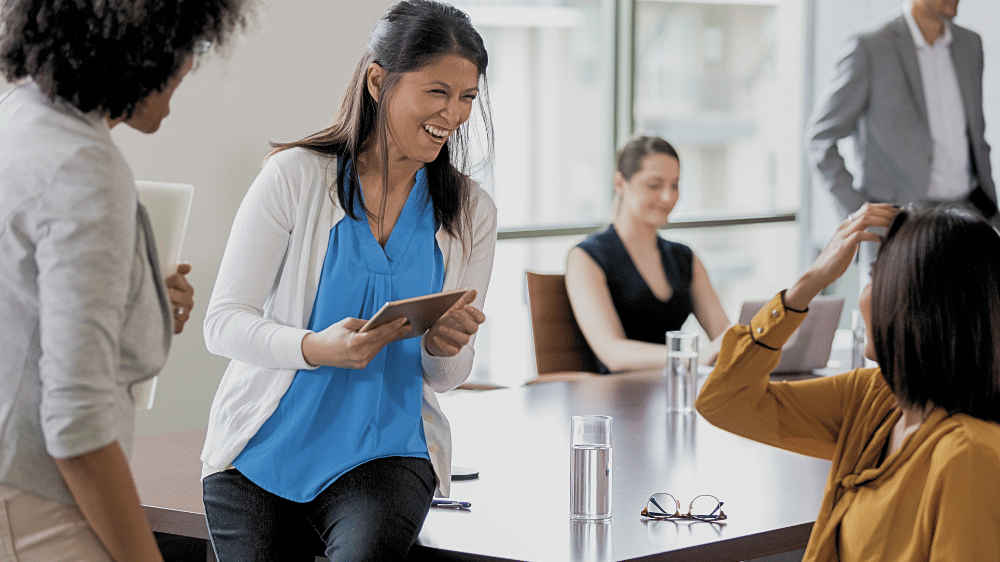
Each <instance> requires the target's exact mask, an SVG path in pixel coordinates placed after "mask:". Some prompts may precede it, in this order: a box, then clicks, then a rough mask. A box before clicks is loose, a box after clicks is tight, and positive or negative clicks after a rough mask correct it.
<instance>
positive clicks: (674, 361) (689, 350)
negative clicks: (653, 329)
mask: <svg viewBox="0 0 1000 562" xmlns="http://www.w3.org/2000/svg"><path fill="white" fill-rule="evenodd" d="M664 374H665V376H666V377H667V411H668V412H673V413H679V414H690V413H692V412H694V401H695V399H696V398H697V397H698V334H696V333H694V332H667V368H666V371H665V373H664Z"/></svg>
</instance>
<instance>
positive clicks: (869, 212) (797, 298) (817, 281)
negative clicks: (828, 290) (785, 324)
mask: <svg viewBox="0 0 1000 562" xmlns="http://www.w3.org/2000/svg"><path fill="white" fill-rule="evenodd" d="M897 213H899V207H896V206H895V205H891V204H889V203H865V204H864V205H862V206H861V208H860V209H858V210H857V211H854V212H853V213H851V214H850V215H848V217H847V218H846V219H844V221H843V222H841V223H840V226H838V227H837V231H836V232H834V234H833V238H831V239H830V242H829V243H827V245H826V247H825V248H823V251H822V252H820V254H819V257H817V258H816V261H815V262H813V264H812V265H811V266H810V267H809V269H807V270H806V272H805V273H803V274H802V277H800V278H799V280H798V281H796V282H795V284H794V285H792V287H791V288H789V289H788V290H787V291H785V306H787V307H789V308H793V309H796V310H805V309H806V308H809V303H810V302H811V301H812V299H813V297H815V296H816V295H818V294H819V292H820V291H822V290H823V289H824V288H825V287H826V286H827V285H829V284H830V283H833V282H834V281H836V280H837V279H838V278H839V277H840V276H841V275H843V274H844V272H845V271H847V268H848V266H850V265H851V260H853V259H854V254H856V253H857V251H858V246H859V245H860V244H861V243H862V242H880V241H881V240H882V237H881V236H879V235H878V234H875V233H874V232H868V231H867V230H866V229H868V228H877V227H881V228H888V226H889V224H891V223H892V219H893V218H895V217H896V214H897ZM865 265H866V266H867V264H865Z"/></svg>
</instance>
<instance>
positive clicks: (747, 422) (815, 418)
mask: <svg viewBox="0 0 1000 562" xmlns="http://www.w3.org/2000/svg"><path fill="white" fill-rule="evenodd" d="M896 212H897V209H896V208H895V207H893V206H892V205H885V204H881V205H868V204H866V205H865V206H863V207H862V209H861V210H860V211H858V212H857V213H855V214H854V215H852V216H850V217H848V218H847V219H846V220H845V221H843V222H842V223H841V224H840V226H839V227H838V228H837V232H836V233H835V234H834V236H833V239H832V240H830V243H829V244H828V245H827V246H826V248H825V249H824V250H823V252H822V253H821V254H820V256H819V257H818V258H817V259H816V262H815V263H813V265H812V266H811V267H810V268H809V269H808V270H807V271H806V272H805V273H804V274H803V275H802V277H801V278H800V279H799V280H798V281H796V283H795V284H794V285H792V287H791V288H790V289H789V290H788V291H786V292H783V293H782V294H780V295H778V296H776V297H775V298H774V299H772V300H771V302H769V303H768V304H767V305H765V306H764V308H762V309H761V310H760V312H758V313H757V314H756V315H755V316H754V317H753V319H752V320H751V322H750V325H749V326H742V325H736V326H733V327H732V328H730V329H729V331H727V332H726V334H725V335H724V336H723V343H722V350H721V352H720V353H719V360H718V362H717V363H716V366H715V369H714V370H713V371H712V374H711V375H710V376H709V378H708V380H707V381H705V385H704V386H703V387H702V390H701V393H700V394H699V396H698V400H697V402H696V404H695V406H696V408H697V409H698V412H699V413H701V415H702V416H704V417H705V418H706V419H707V420H709V421H710V422H712V423H713V424H715V425H717V426H719V427H721V428H723V429H725V430H727V431H731V432H733V433H736V434H737V435H742V436H744V437H747V438H750V439H754V440H756V441H760V442H763V443H768V444H770V445H774V446H776V447H781V448H784V449H788V450H792V451H795V452H799V453H803V454H807V455H812V456H817V457H821V458H830V457H831V455H832V454H833V448H834V445H835V444H836V442H837V439H838V436H839V429H840V425H841V422H842V420H843V418H844V412H845V410H846V409H848V408H851V407H853V404H852V403H851V400H850V399H849V397H851V396H854V395H856V394H857V388H855V387H856V385H858V384H863V378H861V377H857V376H853V374H851V373H848V374H845V375H840V376H836V377H820V378H817V379H813V380H809V381H801V382H792V383H787V382H771V381H770V380H769V376H768V375H769V374H770V372H771V370H772V369H774V367H775V366H777V364H778V361H779V360H780V359H781V347H782V345H784V343H785V341H787V339H788V338H789V337H790V336H791V334H792V332H794V331H795V329H796V328H797V327H798V326H799V324H800V323H801V322H802V320H803V319H804V318H805V313H806V311H807V309H808V306H809V302H810V301H812V298H813V297H814V296H816V295H817V294H819V292H820V291H821V290H822V289H823V288H824V287H826V286H827V285H829V284H830V283H831V282H833V281H834V280H835V279H837V278H838V277H840V276H841V275H843V273H844V271H845V270H846V269H847V267H848V265H849V264H850V262H851V260H852V259H853V258H854V254H855V253H856V252H857V249H858V244H860V243H861V242H862V241H877V240H879V236H878V235H876V234H872V233H870V232H867V231H866V230H865V229H866V228H869V227H888V225H889V223H890V222H891V220H892V218H893V217H894V216H895V214H896Z"/></svg>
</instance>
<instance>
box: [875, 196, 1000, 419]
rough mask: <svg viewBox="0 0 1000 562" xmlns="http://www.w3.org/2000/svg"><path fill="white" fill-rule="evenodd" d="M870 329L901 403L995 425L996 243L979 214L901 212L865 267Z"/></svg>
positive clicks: (999, 291)
mask: <svg viewBox="0 0 1000 562" xmlns="http://www.w3.org/2000/svg"><path fill="white" fill-rule="evenodd" d="M871 322H872V343H873V344H874V347H875V354H876V356H877V357H878V362H879V366H880V367H881V368H882V375H883V377H884V378H885V381H886V383H887V384H888V385H889V387H890V388H892V390H893V392H894V393H895V394H896V396H897V397H898V398H899V399H900V401H901V402H902V403H904V404H906V405H915V406H922V405H925V404H927V402H928V401H932V402H934V404H936V405H938V406H941V407H943V408H944V409H946V410H947V411H948V412H950V413H952V414H955V413H962V414H968V415H970V416H973V417H976V418H979V419H982V420H989V421H994V422H1000V236H998V235H997V233H996V231H994V230H993V228H992V227H991V226H990V225H989V224H988V223H986V221H984V220H983V219H982V218H981V217H980V216H979V215H978V214H976V213H974V212H972V211H970V210H968V209H965V208H961V207H936V208H932V209H930V210H928V211H923V212H920V211H915V210H912V209H906V210H903V211H900V213H899V215H897V216H896V218H895V220H894V221H893V223H892V225H891V226H890V227H889V231H888V233H887V235H886V240H885V242H884V243H883V244H882V247H881V248H880V249H879V252H878V257H877V259H876V260H875V264H874V265H873V267H872V293H871Z"/></svg>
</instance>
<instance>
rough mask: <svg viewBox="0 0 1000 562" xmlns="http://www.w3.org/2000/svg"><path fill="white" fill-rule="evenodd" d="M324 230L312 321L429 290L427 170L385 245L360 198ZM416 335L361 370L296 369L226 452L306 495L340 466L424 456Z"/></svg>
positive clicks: (282, 491) (437, 265) (287, 493)
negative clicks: (272, 403)
mask: <svg viewBox="0 0 1000 562" xmlns="http://www.w3.org/2000/svg"><path fill="white" fill-rule="evenodd" d="M355 211H356V214H357V216H358V220H351V218H350V217H344V218H343V219H342V220H340V221H339V222H338V223H337V224H336V225H334V226H333V228H332V229H331V230H330V244H329V248H328V250H327V254H326V258H325V260H324V262H323V271H322V273H321V274H320V282H319V288H318V290H317V294H316V302H315V304H314V306H313V312H312V317H311V318H310V320H309V329H310V330H312V331H314V332H320V331H322V330H323V329H325V328H327V327H328V326H330V325H331V324H335V323H336V322H339V321H340V320H343V319H344V318H347V317H354V318H371V317H372V316H373V315H374V314H375V312H377V311H378V309H379V308H381V307H382V305H383V304H385V303H386V302H387V301H391V300H398V299H404V298H409V297H415V296H420V295H426V294H429V293H436V292H439V291H440V290H441V287H442V285H443V282H444V259H443V256H442V254H441V250H440V248H438V245H437V240H436V239H435V237H434V234H435V232H436V230H437V225H436V224H435V220H434V209H433V206H432V204H431V200H430V194H429V192H428V190H427V179H426V177H425V173H424V170H423V169H421V170H420V171H418V172H417V175H416V182H415V184H414V186H413V189H411V190H410V195H409V197H408V198H407V200H406V204H405V205H404V207H403V210H402V212H401V213H400V215H399V219H398V220H397V221H396V225H395V226H394V227H393V229H392V233H391V234H390V235H389V239H388V241H387V242H386V244H385V248H384V249H383V248H382V246H381V245H380V244H379V243H378V240H376V239H375V236H374V235H373V234H372V231H371V228H370V227H369V225H368V218H367V216H366V215H365V213H364V211H363V210H362V209H361V205H360V204H357V205H355ZM420 342H421V338H411V339H406V340H401V341H397V342H393V343H390V344H389V345H387V346H386V347H385V348H383V349H382V350H381V351H380V352H379V353H378V355H376V356H375V358H374V359H373V360H372V361H371V362H370V363H368V365H367V367H365V368H364V369H358V370H354V369H339V368H334V367H325V366H324V367H319V368H317V369H313V370H300V371H298V372H297V373H296V374H295V378H294V379H293V380H292V384H291V386H290V387H289V388H288V391H286V392H285V394H284V395H283V396H282V397H281V400H280V401H279V403H278V407H277V409H276V410H275V411H274V413H273V414H271V417H269V418H268V419H267V421H265V422H264V425H263V426H261V428H260V429H259V430H258V431H257V433H256V435H254V436H253V438H252V439H250V441H249V442H248V443H247V445H246V447H244V448H243V451H242V452H241V453H240V454H239V456H237V457H236V459H235V460H234V461H233V466H235V467H236V468H237V469H238V470H239V471H240V472H241V473H243V475H245V476H246V477H247V478H249V479H250V480H251V481H252V482H253V483H255V484H257V485H258V486H260V487H261V488H263V489H265V490H267V491H268V492H271V493H272V494H275V495H277V496H280V497H282V498H285V499H288V500H292V501H296V502H308V501H311V500H313V499H315V498H316V496H317V495H319V493H320V492H322V491H323V490H324V489H326V487H327V486H329V485H330V484H331V483H332V482H334V481H335V480H336V479H337V478H339V477H340V476H341V475H342V474H344V473H346V472H347V471H349V470H351V469H352V468H355V467H357V466H359V465H361V464H363V463H365V462H367V461H370V460H373V459H377V458H382V457H388V456H403V457H421V458H426V459H430V457H429V456H428V454H427V442H426V441H425V439H424V428H423V422H422V420H421V417H420V414H421V404H422V401H423V385H424V380H423V369H422V367H421V362H420V346H421V343H420Z"/></svg>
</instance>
